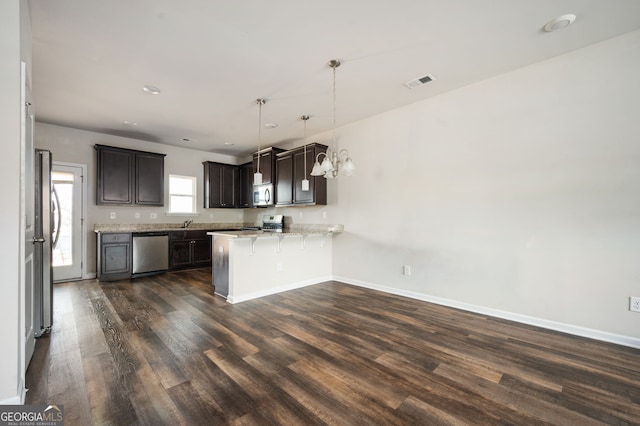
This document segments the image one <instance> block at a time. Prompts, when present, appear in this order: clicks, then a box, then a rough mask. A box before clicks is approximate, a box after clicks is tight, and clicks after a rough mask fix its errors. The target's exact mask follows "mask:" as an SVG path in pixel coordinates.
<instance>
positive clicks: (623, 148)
mask: <svg viewBox="0 0 640 426" xmlns="http://www.w3.org/2000/svg"><path fill="white" fill-rule="evenodd" d="M639 51H640V32H638V31H636V32H633V33H629V34H627V35H624V36H622V37H618V38H615V39H611V40H609V41H606V42H604V43H600V44H597V45H593V46H590V47H587V48H585V49H581V50H578V51H575V52H573V53H570V54H566V55H562V56H559V57H556V58H553V59H551V60H547V61H545V62H541V63H538V64H534V65H531V66H528V67H526V68H522V69H520V70H517V71H514V72H510V73H507V74H504V75H501V76H498V77H495V78H492V79H489V80H485V81H482V82H479V83H477V84H473V85H470V86H467V87H464V88H461V89H459V90H456V91H453V92H449V93H446V94H443V95H440V96H436V97H433V98H431V99H428V100H426V101H422V102H420V103H416V104H413V105H410V106H407V107H404V108H401V109H397V110H394V111H390V112H388V113H384V114H381V115H378V116H376V117H372V118H370V119H367V120H363V121H360V122H358V123H355V124H352V125H348V126H345V127H343V128H340V129H338V138H339V141H340V144H341V146H342V147H347V148H349V151H350V154H351V157H352V158H353V159H354V161H355V162H356V166H357V168H358V169H357V176H356V177H353V178H340V179H339V180H337V181H334V182H330V185H329V191H330V193H332V194H333V195H332V196H334V197H336V200H337V203H338V205H337V207H334V206H327V207H326V208H324V209H326V210H327V211H328V221H329V222H335V223H344V224H345V233H343V234H341V235H338V236H337V237H336V238H335V239H334V256H333V268H334V274H335V275H336V276H338V277H344V278H346V279H348V280H351V281H353V282H359V283H364V284H366V285H372V286H385V287H387V288H390V289H391V290H394V291H402V292H410V293H412V294H417V295H424V296H429V297H432V298H440V299H441V300H448V301H453V302H455V303H458V304H460V305H463V304H464V305H466V306H477V307H481V308H483V309H491V310H494V311H501V312H507V313H513V314H515V315H519V316H527V317H531V318H537V319H541V320H544V321H547V322H551V323H560V324H569V325H571V326H575V327H583V328H586V329H591V330H597V331H600V332H604V333H610V334H612V335H622V336H627V337H632V338H635V341H636V342H637V344H640V314H638V313H632V312H630V311H629V309H628V305H629V299H628V298H629V296H639V295H640V261H639V259H640V120H639V119H638V117H639V116H640V85H638V84H637V76H638V75H640V56H639V55H638V54H637V52H639ZM442 77H443V78H444V77H446V76H442ZM435 84H437V81H436V82H435ZM418 90H419V89H418ZM322 210H323V209H322V208H319V207H317V208H314V209H313V210H310V211H309V212H308V214H307V212H305V214H307V216H314V217H315V218H317V217H318V215H319V213H320V212H321V211H322ZM303 220H304V219H303ZM402 265H411V267H412V275H411V276H403V275H402Z"/></svg>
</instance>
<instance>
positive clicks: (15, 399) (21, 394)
mask: <svg viewBox="0 0 640 426" xmlns="http://www.w3.org/2000/svg"><path fill="white" fill-rule="evenodd" d="M19 387H20V389H18V394H17V395H14V396H12V397H10V398H6V399H2V400H0V405H24V400H25V398H26V396H27V389H26V388H25V387H24V383H23V382H20V386H19Z"/></svg>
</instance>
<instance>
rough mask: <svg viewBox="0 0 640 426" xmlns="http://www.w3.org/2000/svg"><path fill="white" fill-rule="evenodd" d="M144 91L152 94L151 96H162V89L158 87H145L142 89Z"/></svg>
mask: <svg viewBox="0 0 640 426" xmlns="http://www.w3.org/2000/svg"><path fill="white" fill-rule="evenodd" d="M142 90H144V91H145V92H147V93H149V94H151V95H159V94H160V88H159V87H156V86H151V85H148V84H147V85H145V86H143V87H142Z"/></svg>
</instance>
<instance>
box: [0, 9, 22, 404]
mask: <svg viewBox="0 0 640 426" xmlns="http://www.w3.org/2000/svg"><path fill="white" fill-rule="evenodd" d="M21 14H22V15H23V16H26V17H23V18H22V19H24V20H25V21H28V10H27V6H26V2H20V1H19V0H10V1H9V0H7V1H2V2H0V63H2V66H0V86H1V87H2V88H1V89H0V92H1V93H2V96H0V134H1V135H2V142H1V143H2V160H3V165H2V167H0V181H2V182H4V183H5V185H3V199H4V201H3V206H2V208H1V209H0V234H2V245H0V270H2V280H1V282H0V324H2V327H1V328H0V333H1V334H0V341H1V342H2V344H1V345H0V403H18V402H19V401H20V396H21V394H22V387H23V382H22V381H23V378H24V375H23V372H22V371H21V368H20V360H19V359H18V356H19V353H20V351H19V345H20V334H21V330H20V314H21V309H20V299H19V296H20V293H19V292H20V277H19V265H20V262H21V259H22V256H21V253H20V251H19V250H18V248H19V247H20V233H21V232H22V230H21V228H20V214H21V213H20V211H21V210H20V184H19V177H20V162H21V158H20V140H21V139H20V138H21V136H20V133H21V129H20V116H21V101H20V87H21V82H20V63H21V59H24V60H25V61H26V62H27V64H28V63H29V58H28V57H24V58H21V53H24V54H25V55H29V46H28V45H27V46H24V45H21V38H22V39H26V36H27V35H28V28H26V29H25V30H24V31H25V32H26V33H25V34H23V35H22V36H21V25H20V23H21Z"/></svg>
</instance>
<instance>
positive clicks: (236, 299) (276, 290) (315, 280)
mask: <svg viewBox="0 0 640 426" xmlns="http://www.w3.org/2000/svg"><path fill="white" fill-rule="evenodd" d="M331 280H332V277H321V278H313V279H310V280H305V281H299V282H296V283H292V284H287V285H283V286H280V287H276V288H270V289H268V290H264V291H257V292H255V293H249V294H241V295H239V296H231V295H229V296H227V302H229V303H234V304H235V303H240V302H246V301H247V300H251V299H257V298H259V297H264V296H270V295H272V294H277V293H282V292H284V291H289V290H295V289H297V288H302V287H307V286H310V285H314V284H320V283H323V282H326V281H331Z"/></svg>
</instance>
